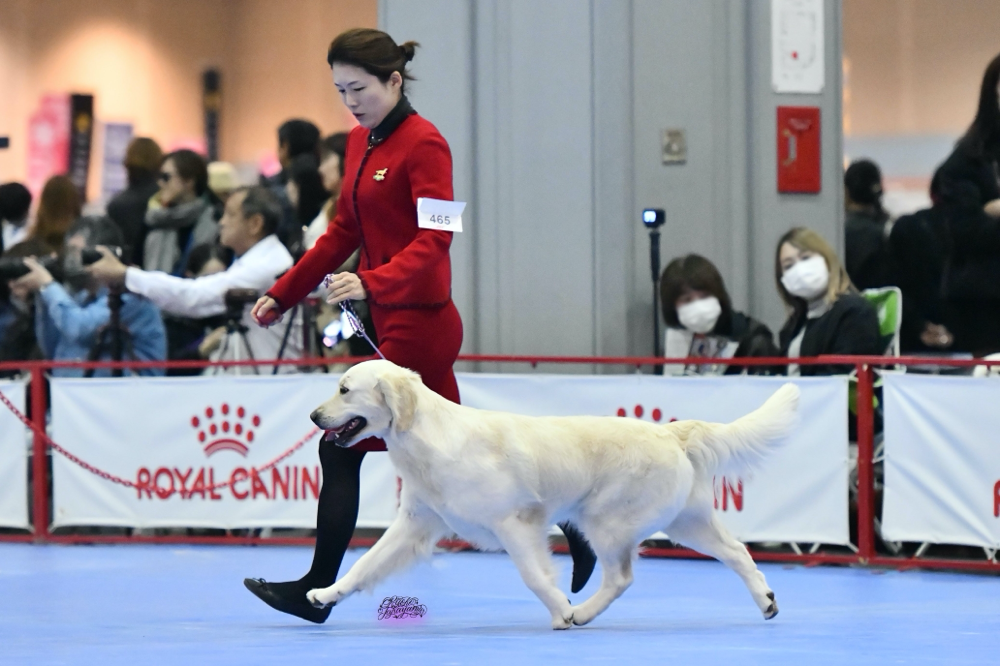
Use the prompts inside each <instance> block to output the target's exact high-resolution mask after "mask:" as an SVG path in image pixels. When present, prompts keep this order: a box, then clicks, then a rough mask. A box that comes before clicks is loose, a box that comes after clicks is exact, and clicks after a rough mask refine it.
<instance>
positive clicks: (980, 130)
mask: <svg viewBox="0 0 1000 666" xmlns="http://www.w3.org/2000/svg"><path fill="white" fill-rule="evenodd" d="M938 175H939V178H940V195H941V201H942V205H943V207H944V213H945V215H946V216H947V220H948V225H949V231H950V235H951V240H952V247H951V250H952V255H951V261H950V263H949V266H948V270H947V271H946V273H945V276H944V292H945V299H946V307H947V318H948V322H949V325H950V328H951V332H952V333H954V335H955V345H954V348H955V349H956V350H959V351H968V352H972V353H974V354H976V355H977V356H979V355H985V354H988V353H991V352H995V351H998V350H1000V55H998V56H997V57H995V58H994V59H993V61H992V62H990V64H989V66H988V67H987V68H986V72H985V74H984V75H983V82H982V87H981V88H980V91H979V106H978V109H977V111H976V117H975V119H974V120H973V121H972V124H971V125H970V126H969V129H968V130H967V131H966V132H965V135H964V136H963V137H962V138H961V139H959V141H958V143H957V144H956V145H955V149H954V150H953V151H952V153H951V155H950V156H949V157H948V159H947V160H945V162H944V164H942V165H941V167H940V169H939V170H938Z"/></svg>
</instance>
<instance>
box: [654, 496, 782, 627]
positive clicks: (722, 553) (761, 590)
mask: <svg viewBox="0 0 1000 666" xmlns="http://www.w3.org/2000/svg"><path fill="white" fill-rule="evenodd" d="M664 531H665V532H666V533H667V535H668V536H669V537H670V539H671V541H676V542H678V543H681V544H683V545H685V546H688V547H690V548H693V549H694V550H697V551H698V552H699V553H704V554H705V555H709V556H711V557H714V558H715V559H717V560H719V561H720V562H722V563H723V564H725V565H726V566H727V567H729V568H730V569H732V570H733V571H735V572H736V573H737V574H738V575H739V577H740V578H742V579H743V582H744V583H745V584H746V586H747V589H748V590H750V596H752V597H753V600H754V601H755V602H756V603H757V607H758V608H760V612H761V613H763V614H764V619H765V620H770V619H771V618H772V617H774V616H775V615H777V614H778V603H777V602H776V601H775V600H774V592H772V591H771V588H770V587H768V585H767V581H766V580H765V579H764V574H763V573H761V571H760V569H758V568H757V564H756V563H755V562H754V561H753V558H752V557H750V553H749V552H748V551H747V549H746V546H744V545H743V544H742V543H740V542H739V541H737V540H736V539H734V538H733V537H732V536H731V535H730V534H729V531H728V530H727V529H726V528H725V526H724V525H723V524H722V523H721V522H720V521H719V519H718V517H717V516H716V515H715V513H714V512H712V510H711V509H708V510H707V511H704V510H702V511H691V510H687V511H684V512H682V513H681V514H680V515H679V516H678V517H677V518H676V519H675V520H674V522H672V523H671V524H670V526H669V527H667V528H666V529H665V530H664Z"/></svg>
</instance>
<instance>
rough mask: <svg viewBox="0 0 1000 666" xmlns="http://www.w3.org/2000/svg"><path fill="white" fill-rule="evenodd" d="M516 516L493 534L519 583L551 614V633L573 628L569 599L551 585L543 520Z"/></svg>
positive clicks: (550, 571) (545, 524)
mask: <svg viewBox="0 0 1000 666" xmlns="http://www.w3.org/2000/svg"><path fill="white" fill-rule="evenodd" d="M521 513H522V512H519V513H518V514H515V515H512V516H508V517H507V518H506V519H505V520H503V521H502V522H501V523H500V524H499V525H497V526H495V527H494V529H493V533H494V534H495V535H496V537H497V539H499V541H500V543H501V544H502V545H503V547H504V550H506V551H507V554H508V555H510V558H511V559H512V560H513V561H514V565H515V566H516V567H517V570H518V572H519V573H520V574H521V578H522V580H524V583H525V584H526V585H527V586H528V589H530V590H531V591H532V592H534V593H535V596H537V597H538V598H539V599H540V600H541V601H542V603H543V604H545V607H546V608H548V609H549V612H550V613H551V614H552V628H553V629H569V628H570V627H571V626H572V625H573V609H572V606H570V603H569V599H567V598H566V595H565V594H563V592H562V591H561V590H560V589H559V587H558V586H557V585H556V581H555V567H554V566H553V564H552V556H551V554H550V553H549V543H548V536H547V533H546V527H547V525H548V523H547V522H546V521H545V520H544V516H541V515H540V516H538V519H534V518H533V517H528V516H524V515H521Z"/></svg>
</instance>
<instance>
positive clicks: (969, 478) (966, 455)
mask: <svg viewBox="0 0 1000 666" xmlns="http://www.w3.org/2000/svg"><path fill="white" fill-rule="evenodd" d="M884 386H885V387H884V389H883V391H884V393H883V395H884V397H885V491H884V499H883V504H882V535H883V537H884V538H886V539H888V540H890V541H916V542H931V543H953V544H964V545H970V546H985V547H987V548H998V547H1000V446H998V445H997V432H998V431H1000V416H998V412H997V405H998V404H1000V381H997V380H995V379H986V378H972V377H941V376H932V375H909V374H886V376H885V385H884Z"/></svg>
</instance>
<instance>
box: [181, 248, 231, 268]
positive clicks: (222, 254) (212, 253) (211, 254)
mask: <svg viewBox="0 0 1000 666" xmlns="http://www.w3.org/2000/svg"><path fill="white" fill-rule="evenodd" d="M212 259H218V260H219V261H221V262H222V263H223V264H224V265H225V266H226V268H229V266H230V264H232V263H233V251H232V250H230V249H229V248H228V247H223V246H222V245H219V244H218V243H202V244H201V245H195V246H194V247H193V248H191V252H189V253H188V258H187V264H186V265H185V266H184V272H185V273H190V274H191V275H197V274H198V273H201V269H203V268H205V264H207V263H208V262H209V261H211V260H212Z"/></svg>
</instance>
